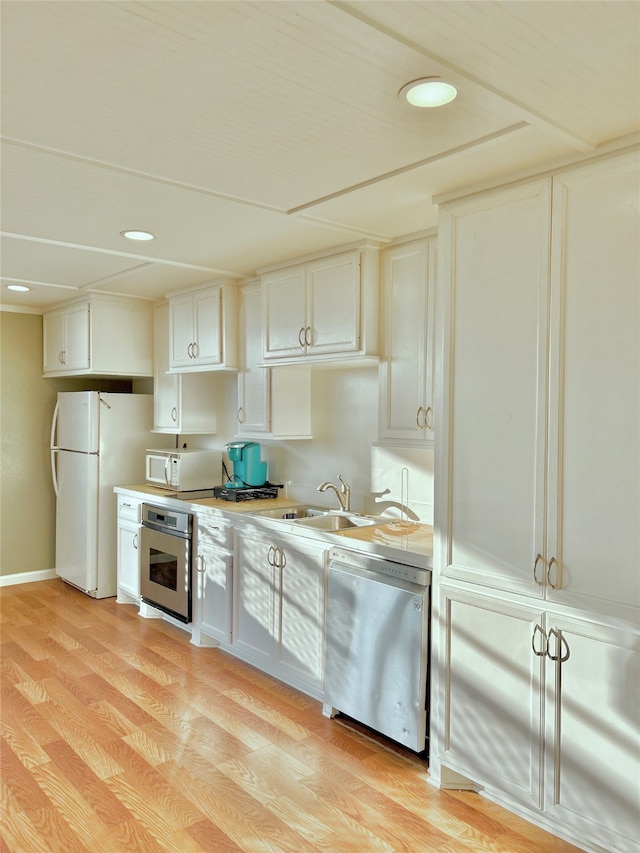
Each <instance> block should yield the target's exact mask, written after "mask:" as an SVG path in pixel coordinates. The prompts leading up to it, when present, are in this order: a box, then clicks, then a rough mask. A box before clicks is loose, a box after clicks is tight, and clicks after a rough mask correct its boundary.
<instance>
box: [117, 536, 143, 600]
mask: <svg viewBox="0 0 640 853" xmlns="http://www.w3.org/2000/svg"><path fill="white" fill-rule="evenodd" d="M139 540H140V526H139V525H138V524H133V523H129V522H124V521H120V522H118V593H120V592H124V593H126V594H127V595H130V596H131V597H132V598H133V599H135V600H136V601H139V599H140V550H139V548H138V544H139Z"/></svg>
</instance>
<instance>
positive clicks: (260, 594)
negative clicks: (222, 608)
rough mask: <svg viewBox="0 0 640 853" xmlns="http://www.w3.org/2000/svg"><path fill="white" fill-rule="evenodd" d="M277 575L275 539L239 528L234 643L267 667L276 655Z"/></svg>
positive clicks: (234, 597)
mask: <svg viewBox="0 0 640 853" xmlns="http://www.w3.org/2000/svg"><path fill="white" fill-rule="evenodd" d="M277 577H278V576H277V572H276V564H275V559H274V542H273V539H272V538H271V537H267V536H263V535H261V534H259V533H255V532H253V531H247V530H242V531H237V533H236V538H235V560H234V582H233V601H234V606H233V645H234V648H236V649H237V650H238V651H239V652H241V653H243V654H244V655H247V656H248V657H249V658H251V659H252V660H255V661H256V662H257V664H258V665H259V666H260V665H262V666H265V667H266V668H268V666H269V664H270V663H271V662H272V661H273V659H274V657H275V642H276V617H275V613H276V610H275V603H276V595H275V589H276V583H277Z"/></svg>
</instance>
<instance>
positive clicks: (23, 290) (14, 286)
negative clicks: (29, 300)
mask: <svg viewBox="0 0 640 853" xmlns="http://www.w3.org/2000/svg"><path fill="white" fill-rule="evenodd" d="M7 290H17V291H18V292H19V293H27V292H28V291H29V290H31V288H30V287H27V286H26V285H25V284H8V285H7Z"/></svg>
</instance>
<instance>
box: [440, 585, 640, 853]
mask: <svg viewBox="0 0 640 853" xmlns="http://www.w3.org/2000/svg"><path fill="white" fill-rule="evenodd" d="M440 594H441V617H442V619H443V621H444V623H445V636H446V638H447V639H446V642H445V644H444V646H443V648H442V649H441V652H442V659H443V661H444V675H445V677H444V680H443V682H442V683H441V685H440V690H439V693H438V697H437V706H438V708H439V713H438V714H437V717H438V719H441V720H442V727H443V732H442V744H443V748H442V754H441V759H442V762H443V764H444V765H445V767H447V768H449V769H451V770H454V771H456V772H457V773H459V774H461V775H463V776H466V777H468V778H470V779H472V780H473V781H474V783H475V784H477V785H480V786H482V787H483V788H485V789H486V790H487V792H488V793H489V795H490V796H493V797H494V798H495V799H497V800H499V801H501V802H504V801H505V799H506V800H507V801H508V802H509V803H517V804H518V805H519V806H521V807H524V808H525V809H527V810H528V811H529V812H530V813H531V814H532V815H535V814H538V815H540V816H541V819H542V821H543V822H544V823H545V825H546V821H551V823H552V824H553V825H554V826H556V827H557V828H558V831H559V832H561V834H563V835H567V836H568V837H570V838H573V839H576V840H577V839H588V840H589V845H590V846H587V847H586V848H585V849H587V850H597V851H603V853H604V851H606V853H614V851H615V853H637V851H638V850H639V849H640V847H639V845H638V840H637V839H640V812H639V810H638V803H640V776H639V774H638V769H637V768H638V767H639V766H640V739H639V737H638V731H639V719H638V718H639V710H638V709H639V708H640V678H639V674H640V635H639V634H638V632H636V631H634V630H631V629H628V628H627V629H625V628H622V627H620V626H619V625H618V624H613V623H612V624H607V623H604V622H601V623H594V622H593V620H592V619H589V620H584V619H580V618H577V617H571V616H567V615H566V614H563V613H562V611H558V612H554V611H545V610H543V609H541V608H538V607H536V606H535V603H531V602H527V601H526V600H517V599H516V598H515V597H512V598H511V599H510V600H498V599H495V598H493V597H491V596H490V595H486V594H479V593H478V592H476V591H474V590H470V589H464V588H461V587H449V586H448V585H445V584H443V585H442V586H441V588H440Z"/></svg>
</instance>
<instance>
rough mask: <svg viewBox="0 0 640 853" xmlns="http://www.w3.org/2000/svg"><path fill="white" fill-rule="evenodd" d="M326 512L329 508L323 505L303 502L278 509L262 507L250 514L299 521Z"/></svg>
mask: <svg viewBox="0 0 640 853" xmlns="http://www.w3.org/2000/svg"><path fill="white" fill-rule="evenodd" d="M328 512H329V510H328V509H324V508H323V507H319V506H308V505H306V504H303V505H301V506H289V507H285V508H284V509H283V508H282V507H280V508H279V509H262V510H258V511H257V512H253V513H251V514H252V515H259V516H261V517H262V518H276V519H282V521H299V520H302V519H311V518H318V517H320V518H321V517H322V516H324V515H327V513H328Z"/></svg>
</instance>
